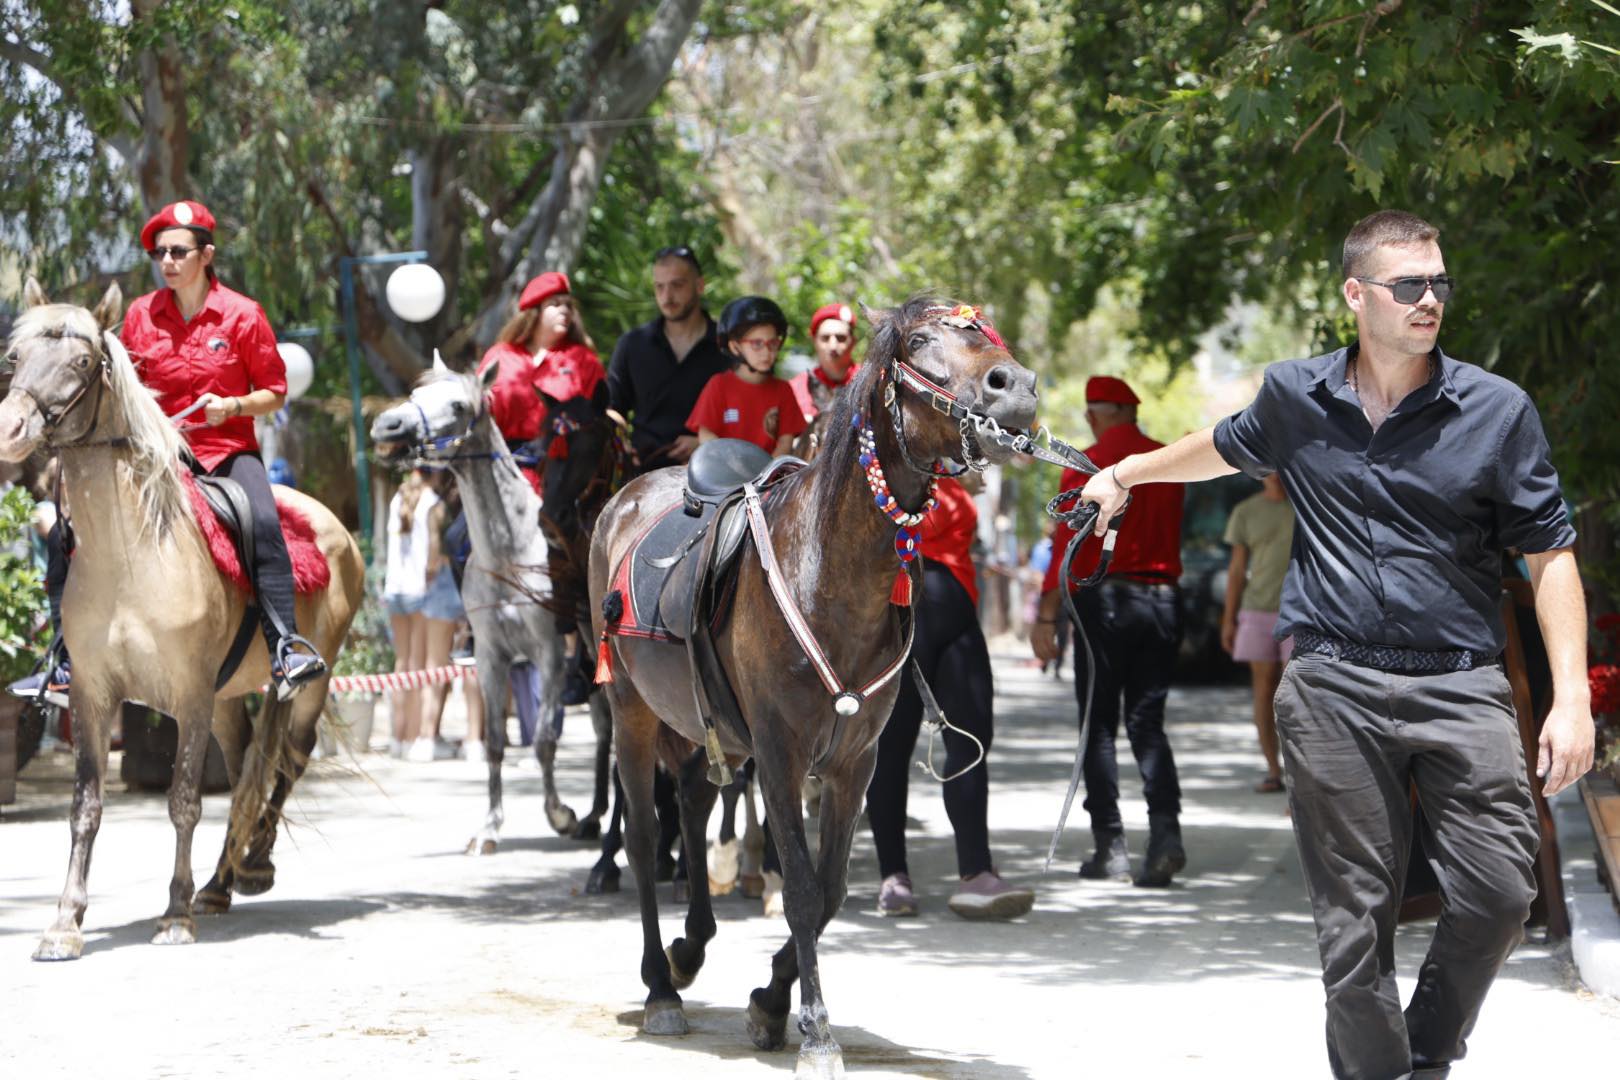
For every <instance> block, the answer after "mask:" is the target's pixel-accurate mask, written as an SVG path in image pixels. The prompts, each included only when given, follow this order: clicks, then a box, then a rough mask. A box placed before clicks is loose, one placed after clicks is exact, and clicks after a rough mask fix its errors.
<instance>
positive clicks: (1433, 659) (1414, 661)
mask: <svg viewBox="0 0 1620 1080" xmlns="http://www.w3.org/2000/svg"><path fill="white" fill-rule="evenodd" d="M1294 652H1295V654H1299V653H1312V654H1314V655H1316V656H1326V657H1330V658H1331V659H1334V660H1344V661H1347V662H1348V663H1352V664H1358V665H1360V666H1361V667H1370V668H1377V669H1378V670H1379V671H1392V672H1398V673H1400V674H1403V675H1436V674H1439V673H1441V672H1446V671H1472V670H1473V669H1474V668H1477V667H1488V666H1490V665H1491V664H1496V663H1499V662H1500V661H1501V659H1502V657H1501V654H1500V653H1482V652H1474V651H1473V650H1472V649H1403V648H1400V647H1399V646H1397V645H1363V644H1361V643H1360V642H1357V641H1345V640H1344V639H1343V638H1336V637H1328V636H1327V635H1326V634H1318V633H1314V632H1312V631H1310V630H1296V631H1294Z"/></svg>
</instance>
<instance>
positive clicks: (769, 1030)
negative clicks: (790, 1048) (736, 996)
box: [748, 995, 787, 1050]
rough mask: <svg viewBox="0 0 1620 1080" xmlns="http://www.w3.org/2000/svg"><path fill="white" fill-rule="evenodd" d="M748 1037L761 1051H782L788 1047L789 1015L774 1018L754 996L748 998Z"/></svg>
mask: <svg viewBox="0 0 1620 1080" xmlns="http://www.w3.org/2000/svg"><path fill="white" fill-rule="evenodd" d="M748 1037H749V1038H750V1039H752V1040H753V1042H754V1046H755V1047H756V1048H757V1049H760V1050H780V1049H782V1047H784V1046H786V1045H787V1013H783V1014H782V1015H781V1016H773V1015H771V1014H770V1013H768V1012H766V1011H765V1010H764V1009H762V1008H760V1005H759V1002H757V1001H755V1000H754V998H753V995H749V998H748Z"/></svg>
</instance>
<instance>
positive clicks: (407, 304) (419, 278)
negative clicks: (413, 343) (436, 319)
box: [386, 263, 444, 322]
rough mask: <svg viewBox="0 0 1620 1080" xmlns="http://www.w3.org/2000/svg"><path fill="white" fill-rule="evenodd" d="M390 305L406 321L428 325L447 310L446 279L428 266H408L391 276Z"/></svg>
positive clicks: (388, 291) (389, 285)
mask: <svg viewBox="0 0 1620 1080" xmlns="http://www.w3.org/2000/svg"><path fill="white" fill-rule="evenodd" d="M386 292H387V293H388V306H389V307H390V308H392V309H393V311H394V314H395V315H398V316H399V317H400V318H402V319H404V320H405V321H406V322H427V321H428V320H429V319H431V318H433V316H435V315H437V314H438V313H439V309H440V308H442V307H444V278H442V277H440V276H439V272H438V271H437V270H435V269H433V267H431V266H429V265H428V264H427V263H406V264H405V265H404V266H401V267H400V268H399V269H398V270H395V271H394V272H393V273H392V274H389V275H388V286H387V289H386Z"/></svg>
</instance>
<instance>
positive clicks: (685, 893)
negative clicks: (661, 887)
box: [670, 878, 692, 904]
mask: <svg viewBox="0 0 1620 1080" xmlns="http://www.w3.org/2000/svg"><path fill="white" fill-rule="evenodd" d="M670 892H671V893H672V894H673V896H674V900H675V903H677V904H690V903H691V902H692V883H691V882H690V881H687V880H686V879H685V878H681V879H679V880H678V881H675V882H674V883H673V884H671V885H670Z"/></svg>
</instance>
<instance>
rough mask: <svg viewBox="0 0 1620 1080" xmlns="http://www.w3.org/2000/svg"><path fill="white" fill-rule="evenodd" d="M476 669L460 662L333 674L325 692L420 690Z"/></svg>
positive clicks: (454, 678)
mask: <svg viewBox="0 0 1620 1080" xmlns="http://www.w3.org/2000/svg"><path fill="white" fill-rule="evenodd" d="M477 671H478V669H477V668H475V667H472V666H471V665H469V666H466V667H463V666H461V665H460V664H447V665H446V666H444V667H439V668H427V669H426V670H423V671H390V672H387V673H385V674H382V675H334V676H332V681H331V682H330V683H328V684H327V687H326V689H327V692H328V693H333V694H339V693H343V692H344V691H346V690H347V691H353V690H364V691H367V692H369V693H373V694H380V693H382V692H383V691H385V690H420V689H421V688H422V687H424V686H431V685H432V684H434V683H442V682H452V681H454V680H456V679H460V678H464V677H466V676H469V675H475V674H477Z"/></svg>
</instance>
